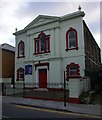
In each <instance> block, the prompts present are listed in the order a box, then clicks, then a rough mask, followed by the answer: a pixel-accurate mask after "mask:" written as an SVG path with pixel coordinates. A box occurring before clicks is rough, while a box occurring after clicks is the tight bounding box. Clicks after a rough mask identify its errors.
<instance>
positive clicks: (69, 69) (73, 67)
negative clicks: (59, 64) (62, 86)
mask: <svg viewBox="0 0 102 120" xmlns="http://www.w3.org/2000/svg"><path fill="white" fill-rule="evenodd" d="M79 68H80V66H79V65H78V64H75V63H71V64H68V65H67V66H66V79H67V80H68V79H69V78H75V77H80V70H79Z"/></svg>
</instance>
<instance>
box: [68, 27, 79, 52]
mask: <svg viewBox="0 0 102 120" xmlns="http://www.w3.org/2000/svg"><path fill="white" fill-rule="evenodd" d="M73 49H77V50H78V35H77V31H76V30H75V29H74V28H72V27H71V28H70V29H69V30H68V31H67V32H66V50H73Z"/></svg>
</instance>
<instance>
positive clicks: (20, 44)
mask: <svg viewBox="0 0 102 120" xmlns="http://www.w3.org/2000/svg"><path fill="white" fill-rule="evenodd" d="M21 46H22V47H23V55H22V56H20V47H21ZM24 57H25V44H24V42H23V41H20V43H19V44H18V57H17V58H24Z"/></svg>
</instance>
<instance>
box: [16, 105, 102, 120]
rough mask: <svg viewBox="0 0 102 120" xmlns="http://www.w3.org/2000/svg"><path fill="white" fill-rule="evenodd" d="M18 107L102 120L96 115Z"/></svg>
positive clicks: (26, 107)
mask: <svg viewBox="0 0 102 120" xmlns="http://www.w3.org/2000/svg"><path fill="white" fill-rule="evenodd" d="M16 107H19V108H25V109H32V110H38V111H45V112H52V113H58V114H65V115H74V116H80V117H87V118H89V117H90V118H99V119H102V117H101V116H95V115H86V114H81V113H74V112H73V113H72V112H64V111H57V110H50V109H46V108H36V107H30V106H24V105H16Z"/></svg>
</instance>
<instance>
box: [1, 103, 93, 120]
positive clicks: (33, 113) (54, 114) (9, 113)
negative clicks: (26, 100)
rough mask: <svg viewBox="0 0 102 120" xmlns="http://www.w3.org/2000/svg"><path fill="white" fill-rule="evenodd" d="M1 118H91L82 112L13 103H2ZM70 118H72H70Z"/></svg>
mask: <svg viewBox="0 0 102 120" xmlns="http://www.w3.org/2000/svg"><path fill="white" fill-rule="evenodd" d="M2 117H3V118H54V119H55V118H86V119H87V118H91V119H92V120H93V118H92V116H89V115H88V116H87V115H83V114H77V113H71V112H64V111H56V110H49V109H44V108H36V107H30V106H22V105H15V104H8V103H3V104H2ZM71 120H72V119H71Z"/></svg>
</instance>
